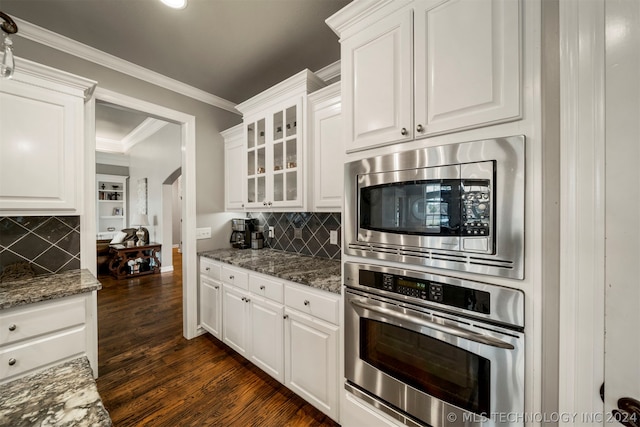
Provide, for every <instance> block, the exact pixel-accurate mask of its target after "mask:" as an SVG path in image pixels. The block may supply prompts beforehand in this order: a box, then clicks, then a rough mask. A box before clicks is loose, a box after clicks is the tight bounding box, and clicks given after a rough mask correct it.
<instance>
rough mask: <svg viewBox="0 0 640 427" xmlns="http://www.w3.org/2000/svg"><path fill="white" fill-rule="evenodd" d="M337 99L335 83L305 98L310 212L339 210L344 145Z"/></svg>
mask: <svg viewBox="0 0 640 427" xmlns="http://www.w3.org/2000/svg"><path fill="white" fill-rule="evenodd" d="M340 99H341V98H340V83H339V82H337V83H334V84H332V85H331V86H327V87H326V88H322V89H320V90H318V91H316V92H314V93H312V94H310V95H309V139H310V145H311V154H312V162H311V163H312V165H313V170H312V176H313V178H312V183H313V184H312V185H311V186H310V187H311V188H310V190H311V189H312V191H311V194H312V204H311V210H312V211H313V212H320V211H328V212H340V211H341V210H342V197H343V192H344V185H343V182H344V173H343V171H342V164H343V163H344V143H343V139H342V113H341V111H342V108H341V102H340Z"/></svg>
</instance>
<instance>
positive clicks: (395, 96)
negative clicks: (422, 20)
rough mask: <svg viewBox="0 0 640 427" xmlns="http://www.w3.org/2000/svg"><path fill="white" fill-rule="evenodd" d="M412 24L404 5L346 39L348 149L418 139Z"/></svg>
mask: <svg viewBox="0 0 640 427" xmlns="http://www.w3.org/2000/svg"><path fill="white" fill-rule="evenodd" d="M412 27H413V20H412V11H411V10H408V9H403V10H401V11H399V12H396V13H394V14H392V15H390V16H388V17H386V18H384V19H383V20H381V21H379V22H378V23H376V24H374V25H372V26H370V27H369V28H367V29H365V30H363V31H361V32H359V33H358V34H356V35H354V36H353V37H351V38H348V39H346V40H345V41H344V42H343V43H342V53H341V55H342V64H343V68H342V71H343V73H344V75H343V76H342V107H343V110H342V111H343V113H344V125H345V143H346V147H347V151H350V150H357V149H363V148H367V147H371V146H376V145H382V144H386V143H390V142H395V141H406V140H410V139H411V138H412V136H413V132H412V129H413V84H412V81H413V78H412V76H413V70H412V66H413V46H412V43H413V28H412Z"/></svg>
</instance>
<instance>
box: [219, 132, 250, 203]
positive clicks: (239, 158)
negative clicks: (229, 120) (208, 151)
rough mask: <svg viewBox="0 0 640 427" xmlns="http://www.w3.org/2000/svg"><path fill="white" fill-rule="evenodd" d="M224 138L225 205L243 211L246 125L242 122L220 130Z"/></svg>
mask: <svg viewBox="0 0 640 427" xmlns="http://www.w3.org/2000/svg"><path fill="white" fill-rule="evenodd" d="M220 134H221V135H222V137H223V138H224V206H225V209H226V210H227V211H241V210H242V209H243V208H244V203H245V198H246V196H245V187H246V186H245V176H246V173H245V172H244V166H245V162H244V158H245V148H244V127H243V125H242V124H239V125H237V126H234V127H232V128H229V129H227V130H225V131H223V132H220Z"/></svg>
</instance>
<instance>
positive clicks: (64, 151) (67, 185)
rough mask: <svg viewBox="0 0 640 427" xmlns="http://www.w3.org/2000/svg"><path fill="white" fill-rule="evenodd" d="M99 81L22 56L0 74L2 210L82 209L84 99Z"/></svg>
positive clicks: (50, 211) (61, 211) (40, 212)
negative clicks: (7, 73)
mask: <svg viewBox="0 0 640 427" xmlns="http://www.w3.org/2000/svg"><path fill="white" fill-rule="evenodd" d="M94 85H95V82H93V81H89V80H86V79H83V78H80V77H76V76H72V75H70V74H67V73H64V72H61V71H57V70H53V69H51V68H49V67H45V66H41V65H37V64H35V63H32V62H30V61H23V60H21V61H19V63H18V66H17V67H16V72H15V74H14V76H13V78H12V79H0V129H1V132H0V215H11V216H15V215H46V214H53V215H56V214H74V215H77V214H80V213H82V203H81V202H82V192H83V190H84V188H83V185H85V183H84V179H83V177H84V173H83V170H84V168H83V164H84V162H83V161H84V159H83V156H84V152H85V151H84V142H85V114H84V111H85V104H84V101H85V93H86V92H87V91H89V90H90V88H92V87H93V86H94ZM92 185H93V183H92Z"/></svg>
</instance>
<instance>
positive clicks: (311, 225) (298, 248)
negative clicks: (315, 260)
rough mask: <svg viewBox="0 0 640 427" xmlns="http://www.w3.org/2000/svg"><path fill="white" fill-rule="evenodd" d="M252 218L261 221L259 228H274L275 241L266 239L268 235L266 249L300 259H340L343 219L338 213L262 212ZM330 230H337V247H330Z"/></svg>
mask: <svg viewBox="0 0 640 427" xmlns="http://www.w3.org/2000/svg"><path fill="white" fill-rule="evenodd" d="M251 216H252V217H253V218H257V219H258V222H259V226H260V227H264V225H265V224H268V225H269V226H271V227H274V228H275V230H274V238H273V239H267V236H266V233H265V246H269V247H271V248H273V249H278V250H281V251H286V252H295V253H298V254H301V255H311V256H317V257H320V258H329V259H338V260H339V259H340V252H341V250H340V243H341V242H340V233H341V227H342V217H341V215H340V214H339V213H321V212H275V213H274V212H262V213H254V214H252V215H251ZM295 228H299V229H300V232H301V237H300V238H296V237H295V235H294V233H295V230H294V229H295ZM331 230H337V233H338V244H337V245H332V244H331V243H329V232H330V231H331Z"/></svg>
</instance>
